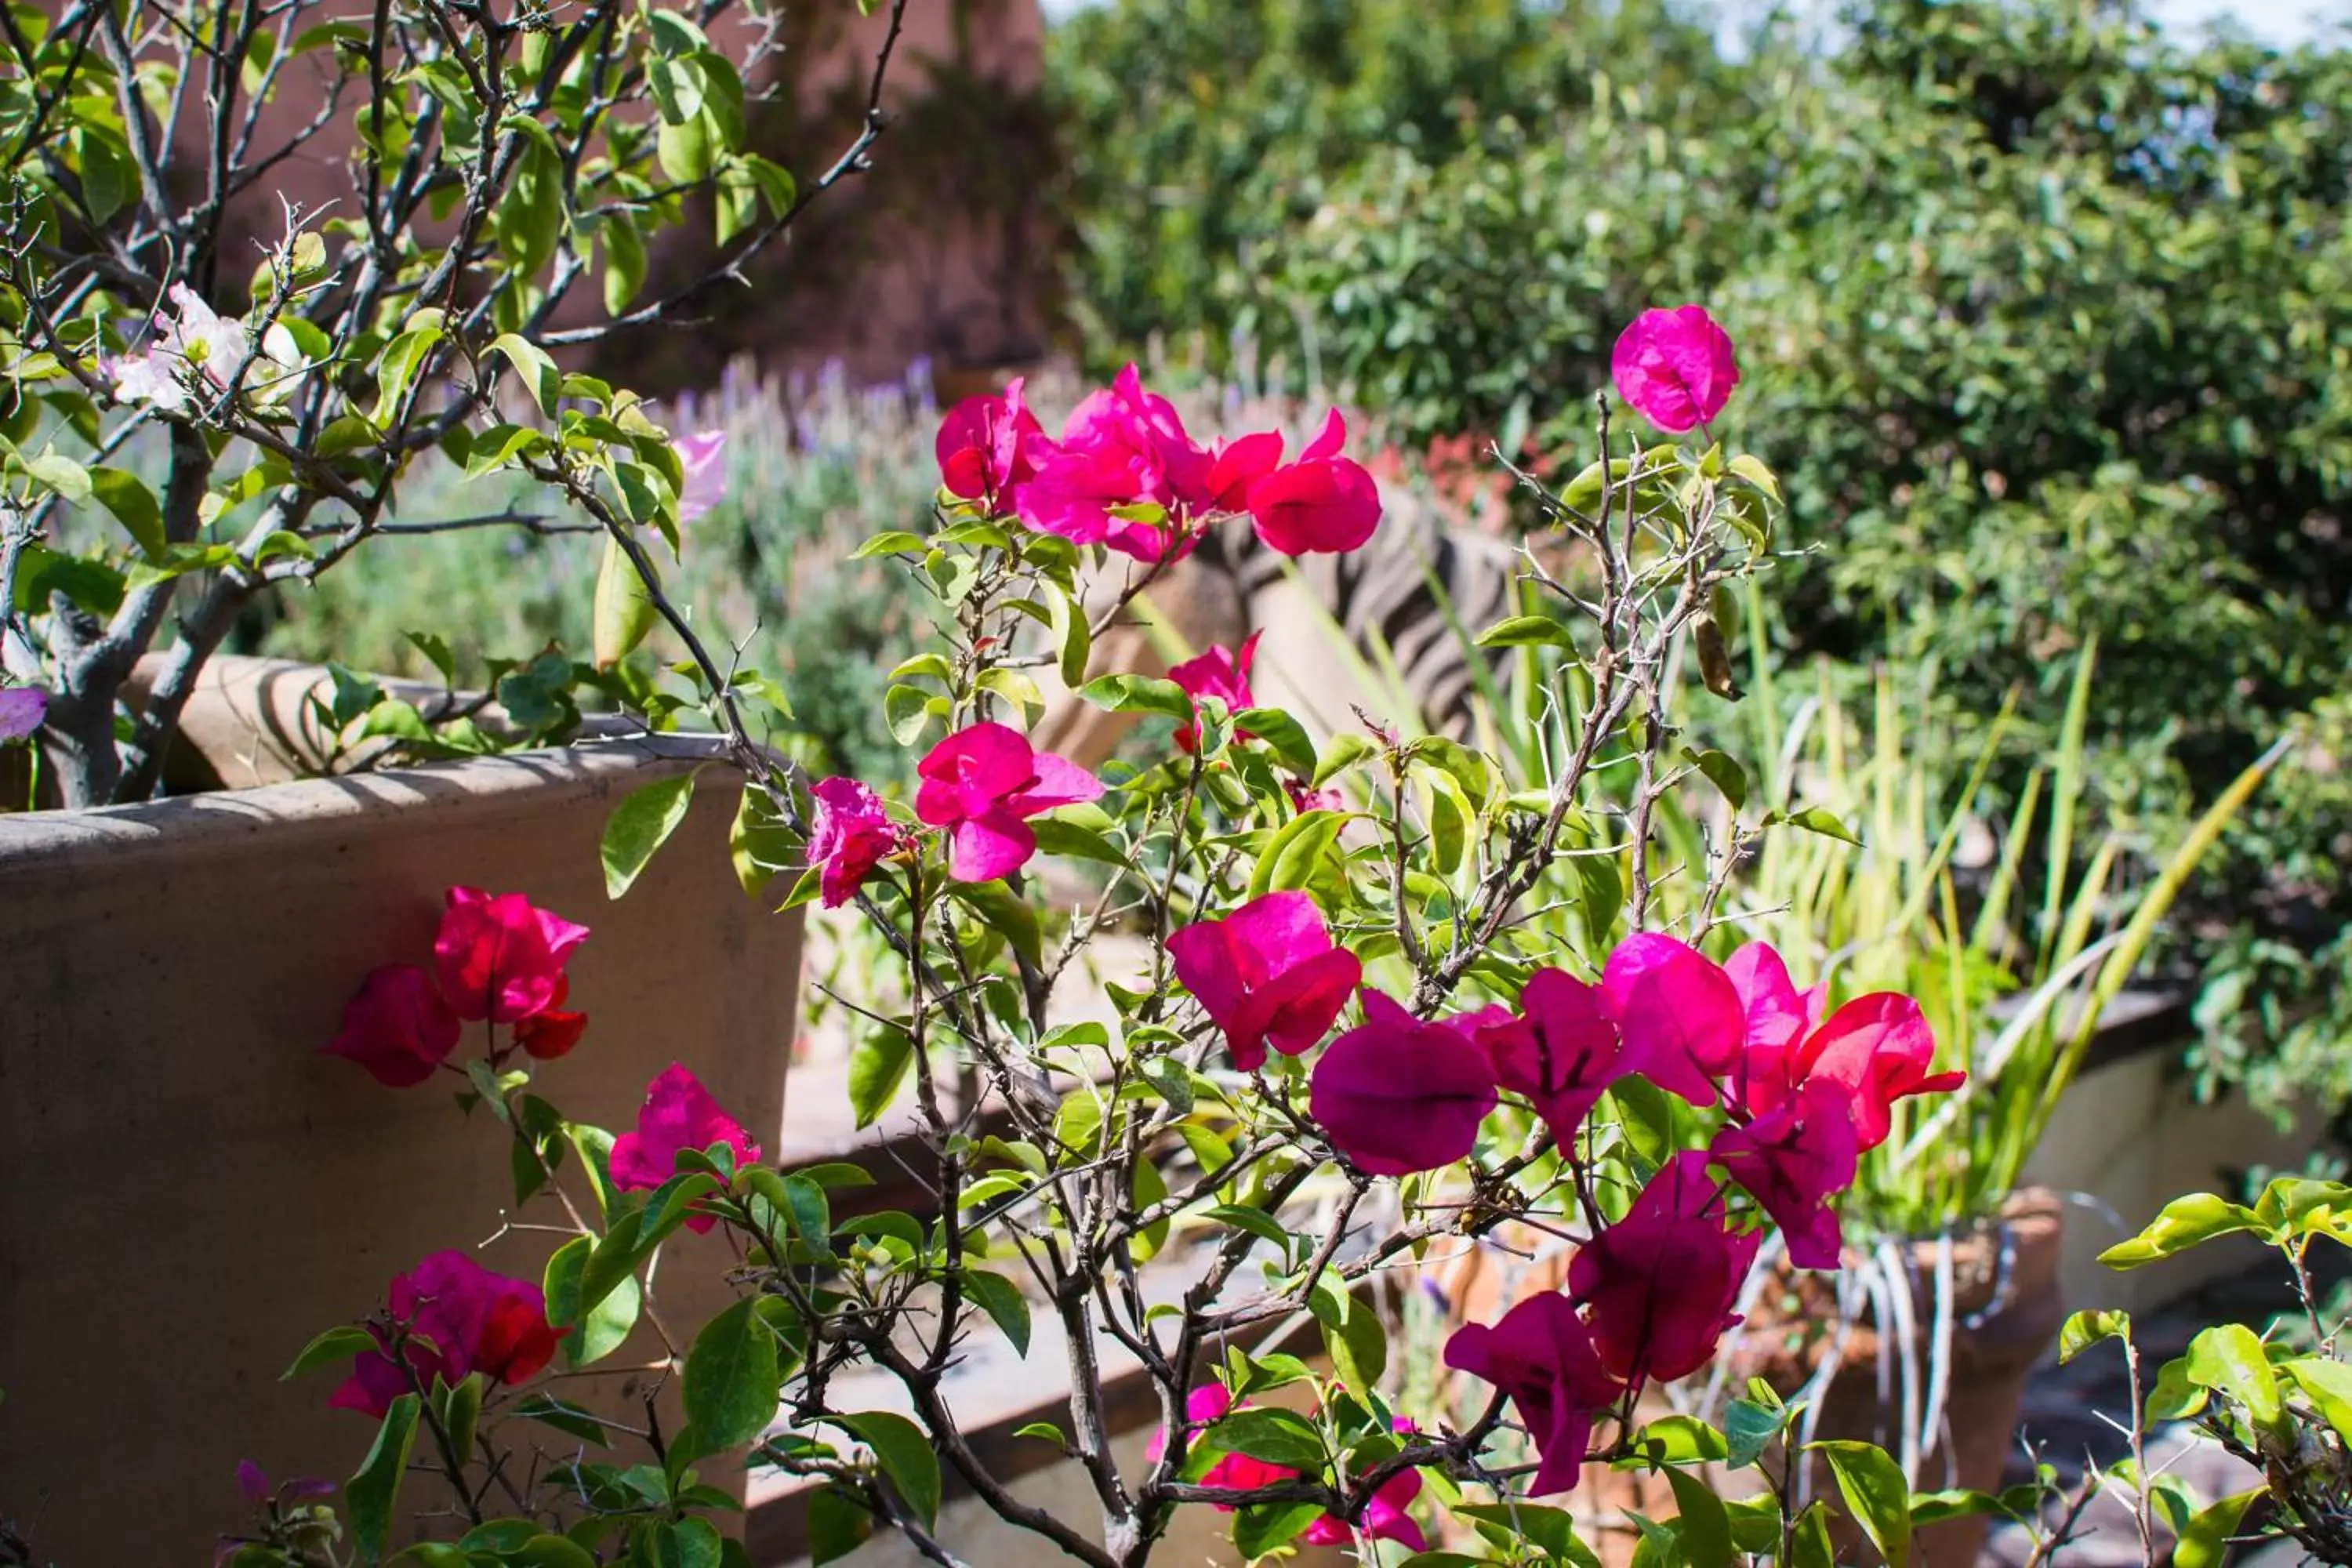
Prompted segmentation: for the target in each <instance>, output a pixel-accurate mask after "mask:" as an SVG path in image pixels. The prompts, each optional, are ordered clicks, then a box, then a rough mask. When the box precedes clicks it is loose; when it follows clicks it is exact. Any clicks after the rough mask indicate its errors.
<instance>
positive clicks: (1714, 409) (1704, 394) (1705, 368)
mask: <svg viewBox="0 0 2352 1568" xmlns="http://www.w3.org/2000/svg"><path fill="white" fill-rule="evenodd" d="M1609 374H1610V376H1611V379H1612V380H1614V381H1615V382H1616V383H1617V395H1618V396H1620V397H1622V398H1623V399H1624V400H1625V402H1626V405H1628V406H1629V407H1631V408H1633V410H1634V411H1636V412H1637V413H1639V414H1640V415H1641V416H1642V417H1643V418H1644V419H1647V420H1648V421H1649V422H1650V423H1651V424H1653V425H1655V426H1657V427H1658V428H1659V429H1661V430H1664V431H1666V432H1668V433H1669V434H1672V435H1676V436H1679V435H1681V434H1682V433H1683V432H1684V431H1685V430H1688V429H1691V428H1693V427H1694V426H1699V425H1704V424H1706V422H1707V421H1709V420H1711V419H1713V418H1714V417H1715V416H1717V415H1718V414H1720V413H1722V412H1723V405H1725V404H1726V403H1727V402H1728V401H1730V398H1731V389H1732V388H1733V387H1735V386H1738V384H1739V362H1738V359H1737V358H1736V357H1735V356H1734V355H1733V353H1732V352H1731V339H1730V338H1729V337H1728V336H1727V335H1726V334H1725V332H1724V330H1723V329H1722V328H1721V327H1719V326H1717V325H1716V323H1715V318H1714V317H1712V316H1710V315H1708V314H1707V313H1706V310H1705V308H1703V307H1701V306H1698V305H1685V306H1682V307H1681V308H1679V309H1677V310H1644V311H1643V312H1642V313H1641V314H1640V315H1638V316H1636V317H1634V318H1633V325H1631V326H1629V327H1627V328H1626V329H1625V330H1624V331H1623V332H1622V333H1620V334H1619V335H1618V338H1617V347H1616V349H1615V350H1614V351H1613V352H1612V353H1611V354H1610V356H1609Z"/></svg>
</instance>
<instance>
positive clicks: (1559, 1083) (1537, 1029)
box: [1476, 969, 1633, 1145]
mask: <svg viewBox="0 0 2352 1568" xmlns="http://www.w3.org/2000/svg"><path fill="white" fill-rule="evenodd" d="M1476 1038H1477V1041H1478V1044H1479V1045H1480V1046H1481V1047H1483V1048H1484V1049H1485V1050H1486V1057H1487V1059H1488V1060H1489V1061H1491V1062H1493V1063H1494V1068H1495V1078H1496V1081H1497V1082H1498V1083H1500V1084H1501V1085H1502V1087H1503V1088H1505V1089H1514V1090H1516V1091H1517V1092H1518V1093H1520V1094H1524V1095H1526V1096H1527V1097H1528V1101H1529V1102H1530V1103H1531V1104H1533V1105H1534V1107H1535V1108H1536V1114H1538V1116H1541V1117H1542V1118H1543V1119H1544V1120H1545V1121H1547V1122H1549V1123H1550V1125H1551V1131H1552V1136H1553V1137H1554V1138H1556V1139H1558V1140H1559V1142H1560V1143H1561V1144H1563V1145H1565V1144H1567V1143H1568V1142H1570V1140H1572V1139H1573V1138H1574V1137H1575V1136H1576V1130H1577V1129H1578V1128H1579V1127H1581V1126H1582V1125H1583V1124H1584V1119H1585V1118H1586V1117H1587V1116H1588V1115H1590V1114H1591V1111H1592V1108H1593V1106H1594V1105H1596V1104H1598V1103H1599V1102H1600V1100H1601V1096H1602V1095H1603V1094H1605V1093H1607V1092H1608V1090H1609V1086H1610V1085H1611V1084H1612V1083H1615V1082H1616V1081H1617V1080H1618V1079H1621V1078H1622V1077H1623V1076H1624V1075H1625V1074H1626V1073H1627V1072H1629V1071H1631V1070H1632V1068H1633V1063H1632V1062H1631V1061H1629V1060H1628V1059H1627V1057H1626V1053H1625V1050H1624V1048H1623V1042H1622V1039H1621V1037H1619V1035H1618V1032H1617V1025H1616V1023H1615V1021H1614V1020H1613V1019H1612V1018H1611V1017H1610V1016H1609V1015H1608V1013H1607V1012H1606V1011H1604V1010H1603V1008H1602V1007H1601V991H1600V988H1599V987H1597V986H1592V985H1588V984H1585V983H1584V982H1583V981H1581V980H1579V979H1578V978H1577V977H1576V976H1574V975H1573V974H1570V973H1568V972H1567V971H1565V970H1560V969H1539V970H1538V971H1536V972H1535V973H1533V974H1532V975H1530V976H1528V983H1527V984H1526V985H1524V986H1523V987H1521V988H1520V991H1519V1012H1518V1014H1517V1015H1516V1016H1515V1015H1512V1014H1508V1013H1506V1014H1504V1015H1503V1016H1501V1017H1500V1018H1499V1019H1497V1020H1496V1021H1495V1022H1492V1023H1488V1024H1484V1025H1481V1026H1479V1028H1478V1031H1477V1036H1476Z"/></svg>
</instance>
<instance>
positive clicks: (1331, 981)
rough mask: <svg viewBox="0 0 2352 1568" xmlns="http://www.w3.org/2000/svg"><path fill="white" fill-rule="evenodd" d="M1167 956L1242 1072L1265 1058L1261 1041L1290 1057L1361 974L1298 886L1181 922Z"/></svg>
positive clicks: (1329, 1017) (1331, 1016) (1324, 1028)
mask: <svg viewBox="0 0 2352 1568" xmlns="http://www.w3.org/2000/svg"><path fill="white" fill-rule="evenodd" d="M1168 956H1169V957H1170V959H1171V960H1172V961H1173V962H1174V963H1175V967H1176V978H1177V980H1178V981H1179V982H1180V983H1181V984H1182V985H1183V987H1184V989H1185V990H1187V991H1190V992H1191V993H1192V994H1193V996H1194V997H1195V998H1196V999H1198V1000H1199V1002H1200V1004H1201V1005H1202V1007H1203V1008H1204V1009H1206V1010H1207V1012H1208V1015H1209V1016H1210V1018H1211V1019H1212V1020H1213V1021H1214V1022H1215V1024H1216V1026H1217V1027H1219V1028H1220V1029H1223V1031H1224V1032H1225V1049H1226V1050H1227V1051H1229V1052H1231V1053H1232V1055H1233V1058H1234V1066H1235V1067H1237V1068H1241V1069H1242V1070H1243V1071H1244V1072H1255V1071H1256V1070H1257V1069H1258V1068H1261V1067H1264V1066H1265V1048H1266V1047H1267V1046H1268V1045H1272V1046H1273V1047H1274V1048H1275V1049H1276V1050H1277V1051H1280V1052H1281V1053H1282V1054H1283V1055H1285V1056H1286V1057H1295V1056H1297V1055H1298V1054H1299V1053H1300V1052H1302V1051H1304V1050H1306V1049H1307V1047H1310V1046H1312V1045H1314V1044H1315V1043H1316V1042H1317V1041H1318V1040H1320V1039H1321V1038H1322V1037H1324V1035H1325V1034H1327V1033H1328V1032H1329V1030H1330V1027H1331V1025H1332V1023H1333V1021H1334V1020H1336V1019H1337V1018H1338V1017H1339V1010H1340V1009H1341V1008H1343V1007H1345V1006H1346V1005H1348V998H1349V995H1351V994H1354V992H1355V989H1356V987H1357V986H1358V985H1359V984H1361V983H1362V980H1363V976H1364V969H1363V965H1362V964H1361V963H1358V962H1357V960H1356V955H1355V954H1354V953H1352V952H1349V951H1348V950H1347V949H1345V948H1343V947H1334V946H1333V945H1332V943H1331V932H1330V929H1329V928H1328V926H1326V925H1325V924H1324V923H1323V911H1322V910H1319V909H1318V908H1316V907H1315V900H1313V899H1311V898H1309V897H1308V896H1307V894H1305V893H1301V892H1281V893H1268V894H1266V895H1265V897H1263V898H1258V899H1253V900H1250V901H1249V902H1248V903H1245V904H1244V905H1242V906H1241V907H1240V908H1239V909H1237V910H1234V912H1233V913H1232V914H1230V915H1228V916H1226V917H1225V918H1224V919H1223V920H1221V921H1199V922H1198V923H1196V924H1193V925H1189V926H1186V927H1185V928H1184V929H1183V930H1181V931H1178V932H1176V933H1175V934H1174V935H1172V936H1171V937H1170V938H1169V939H1168Z"/></svg>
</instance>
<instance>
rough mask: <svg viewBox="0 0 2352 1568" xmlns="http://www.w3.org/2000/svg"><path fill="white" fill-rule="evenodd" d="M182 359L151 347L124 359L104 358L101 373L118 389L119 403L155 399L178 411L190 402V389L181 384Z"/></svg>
mask: <svg viewBox="0 0 2352 1568" xmlns="http://www.w3.org/2000/svg"><path fill="white" fill-rule="evenodd" d="M179 365H180V362H179V361H178V360H176V359H166V358H164V357H163V355H161V354H159V353H155V352H154V351H153V350H152V349H151V350H149V351H148V352H147V353H141V354H131V355H130V356H128V357H126V358H123V359H109V360H100V362H99V366H98V370H99V374H100V375H102V376H104V377H105V378H106V380H107V382H108V383H109V384H110V385H111V386H112V387H113V389H114V401H115V402H117V403H152V404H153V405H155V406H156V407H158V408H161V409H163V411H164V412H166V413H170V414H177V413H179V412H180V411H181V410H183V409H184V408H186V407H187V405H188V389H187V388H186V387H184V386H182V385H181V384H180V377H179Z"/></svg>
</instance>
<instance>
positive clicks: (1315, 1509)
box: [1234, 1502, 1323, 1561]
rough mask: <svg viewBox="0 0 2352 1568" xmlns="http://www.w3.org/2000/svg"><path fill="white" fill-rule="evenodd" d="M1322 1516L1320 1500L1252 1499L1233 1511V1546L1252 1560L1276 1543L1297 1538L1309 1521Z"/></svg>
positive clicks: (1309, 1523) (1284, 1542)
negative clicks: (1270, 1500)
mask: <svg viewBox="0 0 2352 1568" xmlns="http://www.w3.org/2000/svg"><path fill="white" fill-rule="evenodd" d="M1322 1517H1323V1506H1322V1505H1321V1504H1320V1503H1312V1502H1267V1503H1253V1504H1251V1505H1249V1506H1248V1507H1245V1508H1244V1509H1242V1510H1240V1511H1239V1512H1237V1513H1235V1514H1234V1551H1236V1552H1240V1553H1241V1554H1242V1556H1243V1557H1244V1559H1246V1560H1250V1561H1255V1560H1256V1559H1258V1558H1260V1557H1263V1556H1265V1554H1266V1553H1267V1552H1272V1551H1273V1550H1274V1549H1275V1548H1276V1547H1277V1546H1286V1545H1288V1544H1289V1543H1290V1542H1293V1541H1296V1540H1297V1538H1298V1536H1299V1534H1300V1533H1301V1532H1302V1531H1305V1530H1306V1529H1307V1526H1308V1525H1311V1524H1313V1523H1314V1522H1315V1521H1317V1520H1318V1519H1320V1518H1322Z"/></svg>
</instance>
